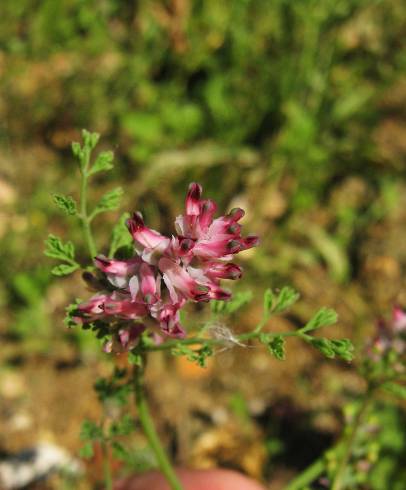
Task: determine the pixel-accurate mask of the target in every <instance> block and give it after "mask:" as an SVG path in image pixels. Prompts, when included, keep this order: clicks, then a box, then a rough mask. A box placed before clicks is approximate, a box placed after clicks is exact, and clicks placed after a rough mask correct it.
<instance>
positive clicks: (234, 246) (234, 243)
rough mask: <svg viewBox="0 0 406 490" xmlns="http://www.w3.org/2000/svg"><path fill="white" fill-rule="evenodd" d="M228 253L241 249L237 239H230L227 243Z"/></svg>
mask: <svg viewBox="0 0 406 490" xmlns="http://www.w3.org/2000/svg"><path fill="white" fill-rule="evenodd" d="M227 248H228V251H229V253H231V254H235V253H237V252H239V251H240V250H241V243H240V241H239V240H230V241H229V242H228V243H227Z"/></svg>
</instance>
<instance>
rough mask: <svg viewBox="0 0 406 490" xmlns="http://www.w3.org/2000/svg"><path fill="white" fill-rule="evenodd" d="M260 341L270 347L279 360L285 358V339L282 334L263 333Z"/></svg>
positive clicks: (270, 350)
mask: <svg viewBox="0 0 406 490" xmlns="http://www.w3.org/2000/svg"><path fill="white" fill-rule="evenodd" d="M259 340H260V342H262V343H263V344H265V345H266V346H267V347H268V350H269V352H270V353H271V354H272V355H273V356H274V357H275V358H276V359H278V360H279V361H284V360H285V339H284V338H283V337H282V336H281V335H276V336H273V335H270V334H266V333H261V335H260V337H259Z"/></svg>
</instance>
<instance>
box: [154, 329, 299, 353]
mask: <svg viewBox="0 0 406 490" xmlns="http://www.w3.org/2000/svg"><path fill="white" fill-rule="evenodd" d="M260 335H261V332H256V331H255V330H254V331H253V332H248V333H244V334H241V335H236V336H235V337H234V341H235V343H238V342H245V341H248V340H255V339H258V338H259V337H260ZM267 335H269V336H270V337H301V336H303V334H302V333H301V332H300V331H299V330H296V331H292V332H269V333H268V332H267ZM230 342H232V341H231V340H229V339H223V338H218V339H212V338H205V337H189V338H186V339H176V340H166V341H165V342H164V343H162V344H159V345H155V344H152V343H151V344H149V345H144V349H145V350H147V351H163V350H168V349H173V348H175V347H178V346H179V345H210V346H216V345H218V346H224V345H227V344H228V343H230Z"/></svg>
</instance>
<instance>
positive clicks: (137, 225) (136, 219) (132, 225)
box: [126, 211, 145, 233]
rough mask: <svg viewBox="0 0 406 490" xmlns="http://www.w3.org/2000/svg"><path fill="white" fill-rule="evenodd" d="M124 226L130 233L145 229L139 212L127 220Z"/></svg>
mask: <svg viewBox="0 0 406 490" xmlns="http://www.w3.org/2000/svg"><path fill="white" fill-rule="evenodd" d="M126 224H127V228H128V229H129V230H130V233H134V232H136V231H138V230H142V229H143V228H145V224H144V220H143V218H142V214H141V213H140V212H139V211H137V212H136V213H133V215H132V218H130V219H128V220H127V223H126Z"/></svg>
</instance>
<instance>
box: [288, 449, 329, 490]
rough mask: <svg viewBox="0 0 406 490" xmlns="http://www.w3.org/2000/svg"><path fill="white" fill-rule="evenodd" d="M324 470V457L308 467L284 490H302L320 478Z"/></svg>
mask: <svg viewBox="0 0 406 490" xmlns="http://www.w3.org/2000/svg"><path fill="white" fill-rule="evenodd" d="M325 468H326V461H325V458H324V456H322V457H321V458H319V459H317V460H316V461H315V462H314V463H313V464H311V465H310V466H308V467H307V468H306V469H305V470H304V471H303V472H302V473H300V475H299V476H297V477H296V478H295V479H294V480H293V481H291V482H290V483H289V485H288V486H287V487H286V488H285V489H284V490H302V489H303V488H305V487H307V485H309V484H310V483H311V482H313V481H314V480H315V479H316V478H317V477H318V476H320V475H321V474H322V473H323V471H324V470H325Z"/></svg>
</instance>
